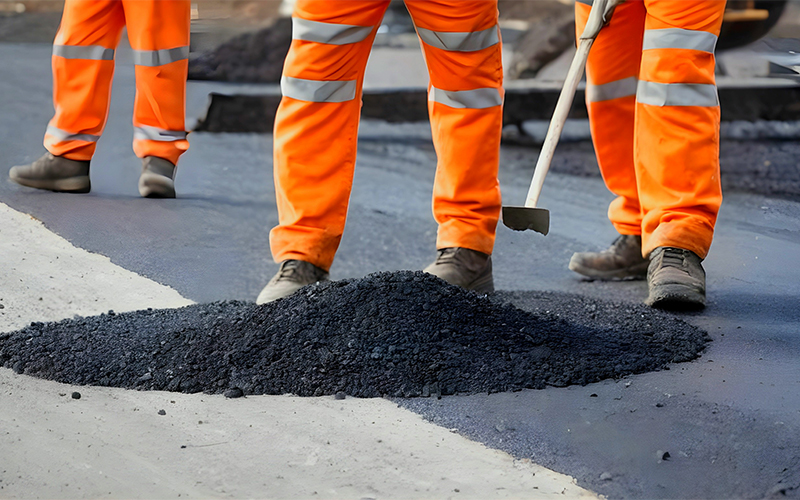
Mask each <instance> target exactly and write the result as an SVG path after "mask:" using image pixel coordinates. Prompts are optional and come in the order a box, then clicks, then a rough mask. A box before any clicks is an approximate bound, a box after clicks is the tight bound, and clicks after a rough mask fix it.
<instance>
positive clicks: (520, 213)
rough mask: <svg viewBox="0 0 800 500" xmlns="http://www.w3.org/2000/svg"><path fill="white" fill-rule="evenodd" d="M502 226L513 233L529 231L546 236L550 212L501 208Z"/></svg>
mask: <svg viewBox="0 0 800 500" xmlns="http://www.w3.org/2000/svg"><path fill="white" fill-rule="evenodd" d="M503 224H505V225H506V226H507V227H509V228H511V229H513V230H514V231H526V230H528V229H531V230H533V231H536V232H537V233H542V234H544V235H546V234H547V233H548V232H549V231H550V211H549V210H546V209H544V208H528V207H503Z"/></svg>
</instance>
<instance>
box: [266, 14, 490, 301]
mask: <svg viewBox="0 0 800 500" xmlns="http://www.w3.org/2000/svg"><path fill="white" fill-rule="evenodd" d="M388 6H389V1H388V0H298V1H297V2H296V4H295V6H294V12H293V40H292V45H291V48H290V50H289V54H288V56H287V59H286V63H285V66H284V70H283V77H282V79H281V90H282V92H283V99H282V101H281V104H280V107H279V109H278V113H277V116H276V122H275V136H274V137H275V141H274V155H275V159H274V160H275V161H274V167H275V172H274V174H275V190H276V195H277V196H276V197H277V204H278V215H279V224H278V226H276V227H275V228H273V229H272V231H271V233H270V246H271V249H272V255H273V257H274V259H275V261H276V262H279V263H280V264H281V265H280V269H279V271H278V273H277V274H276V275H275V277H273V278H272V280H271V281H270V282H269V284H267V286H266V287H265V288H264V289H263V290H262V292H261V294H260V295H259V296H258V299H257V302H258V303H260V304H261V303H265V302H270V301H272V300H276V299H278V298H281V297H285V296H287V295H290V294H291V293H294V292H295V291H296V290H298V289H299V288H301V287H303V286H304V285H307V284H310V283H314V282H316V281H319V280H324V279H327V278H328V270H329V269H330V267H331V264H332V262H333V259H334V254H335V253H336V250H337V247H338V246H339V242H340V240H341V237H342V233H343V231H344V224H345V217H346V214H347V206H348V202H349V198H350V191H351V187H352V182H353V169H354V166H355V161H356V139H357V133H358V125H359V114H360V109H361V88H362V84H363V81H364V69H365V67H366V64H367V58H368V57H369V53H370V49H371V47H372V42H373V40H374V38H375V34H376V32H377V30H378V27H379V26H380V24H381V19H382V17H383V14H384V12H385V11H386V8H387V7H388ZM406 7H407V8H408V11H409V13H410V14H411V17H412V19H413V21H414V25H415V26H416V29H417V33H418V35H419V38H420V40H421V45H422V50H423V53H424V57H425V61H426V64H427V66H428V72H429V74H430V85H429V98H428V110H429V114H430V120H431V126H432V131H433V142H434V146H435V149H436V152H437V155H438V165H437V170H436V178H435V181H434V188H433V214H434V218H435V220H436V221H437V222H438V224H439V230H438V235H437V240H436V246H437V249H438V257H437V258H436V260H435V262H434V263H433V264H431V265H430V266H428V267H427V268H426V269H425V271H427V272H429V273H431V274H434V275H436V276H439V277H441V278H443V279H444V280H446V281H448V282H450V283H453V284H456V285H459V286H462V287H464V288H467V289H471V290H476V291H478V292H482V293H485V292H489V291H492V290H493V289H494V284H493V279H492V262H491V253H492V249H493V246H494V239H495V229H496V226H497V221H498V218H499V215H500V188H499V183H498V180H497V171H498V162H499V152H500V135H501V129H502V121H503V118H502V103H503V90H502V79H503V67H502V60H501V43H500V36H499V31H498V24H497V20H498V12H497V1H496V0H490V1H483V0H477V1H468V0H437V1H429V0H416V1H415V0H406Z"/></svg>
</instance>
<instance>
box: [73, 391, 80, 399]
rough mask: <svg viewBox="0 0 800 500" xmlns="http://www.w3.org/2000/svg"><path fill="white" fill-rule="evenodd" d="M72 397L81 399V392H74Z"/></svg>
mask: <svg viewBox="0 0 800 500" xmlns="http://www.w3.org/2000/svg"><path fill="white" fill-rule="evenodd" d="M72 399H81V393H80V392H78V391H75V392H73V393H72Z"/></svg>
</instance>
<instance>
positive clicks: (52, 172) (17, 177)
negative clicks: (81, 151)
mask: <svg viewBox="0 0 800 500" xmlns="http://www.w3.org/2000/svg"><path fill="white" fill-rule="evenodd" d="M8 177H9V178H11V180H12V181H14V182H16V183H17V184H21V185H23V186H28V187H32V188H36V189H47V190H49V191H56V192H61V193H88V192H89V190H90V189H91V188H92V185H91V183H90V182H89V162H88V161H77V160H70V159H68V158H64V157H63V156H54V155H52V154H50V153H45V154H44V155H43V156H42V157H41V158H39V159H38V160H36V161H35V162H33V163H31V164H30V165H20V166H17V167H11V170H9V171H8Z"/></svg>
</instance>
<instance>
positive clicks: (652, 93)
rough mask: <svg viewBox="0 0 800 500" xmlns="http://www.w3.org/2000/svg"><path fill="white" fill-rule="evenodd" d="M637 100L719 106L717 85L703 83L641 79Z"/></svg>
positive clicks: (655, 102) (670, 104)
mask: <svg viewBox="0 0 800 500" xmlns="http://www.w3.org/2000/svg"><path fill="white" fill-rule="evenodd" d="M636 102H640V103H642V104H649V105H651V106H706V107H711V106H719V98H718V97H717V86H716V85H710V84H703V83H656V82H648V81H645V80H640V81H639V87H638V88H637V89H636Z"/></svg>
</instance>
